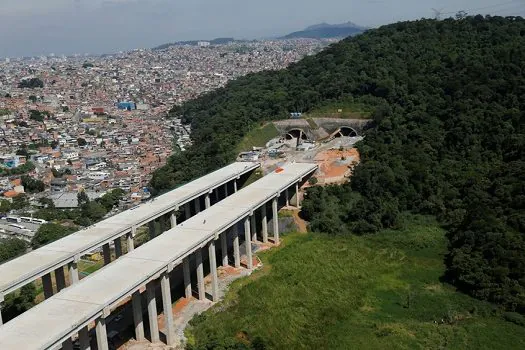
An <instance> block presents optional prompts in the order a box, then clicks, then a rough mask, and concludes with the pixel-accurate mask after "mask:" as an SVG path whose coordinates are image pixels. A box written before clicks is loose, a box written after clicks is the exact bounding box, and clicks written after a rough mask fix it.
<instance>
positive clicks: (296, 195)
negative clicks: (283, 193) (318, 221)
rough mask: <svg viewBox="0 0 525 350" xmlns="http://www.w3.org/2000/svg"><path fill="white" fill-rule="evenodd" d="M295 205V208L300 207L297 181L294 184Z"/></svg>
mask: <svg viewBox="0 0 525 350" xmlns="http://www.w3.org/2000/svg"><path fill="white" fill-rule="evenodd" d="M295 206H296V207H297V208H300V207H301V199H300V197H299V183H298V182H297V183H296V184H295Z"/></svg>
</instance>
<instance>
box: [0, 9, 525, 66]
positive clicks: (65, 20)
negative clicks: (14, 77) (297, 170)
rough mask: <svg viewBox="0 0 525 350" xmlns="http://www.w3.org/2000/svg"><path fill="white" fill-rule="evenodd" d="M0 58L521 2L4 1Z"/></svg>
mask: <svg viewBox="0 0 525 350" xmlns="http://www.w3.org/2000/svg"><path fill="white" fill-rule="evenodd" d="M3 3H4V4H3V5H2V13H1V14H0V31H1V32H2V33H3V35H2V39H0V57H20V56H38V55H48V54H50V53H56V54H59V55H61V54H66V55H70V54H74V53H79V54H83V53H91V54H102V53H111V52H117V51H121V50H130V49H134V48H151V47H154V46H157V45H160V44H164V43H167V42H173V41H179V40H196V39H212V38H215V37H235V38H239V39H257V38H270V37H276V36H279V35H284V34H287V33H288V32H292V31H296V30H301V29H303V28H305V27H307V26H309V25H313V24H317V23H321V22H328V23H342V22H347V21H352V22H355V23H356V24H358V25H362V26H367V27H377V26H380V25H383V24H388V23H392V22H397V21H401V20H410V19H418V18H422V17H426V18H431V17H434V16H435V12H434V11H433V9H434V8H435V9H437V10H439V11H441V12H442V13H443V17H449V16H453V14H454V13H456V12H457V11H460V10H465V11H467V12H468V13H469V14H475V13H481V14H494V15H502V16H505V15H523V14H524V13H525V2H524V1H523V0H513V1H504V0H501V1H494V0H492V1H491V0H477V1H476V0H462V1H453V0H442V1H437V0H425V1H416V0H403V1H390V0H369V1H364V2H362V1H361V2H358V1H354V0H352V1H342V0H327V1H324V2H322V3H321V2H317V1H312V0H302V1H301V0H289V1H286V2H282V1H276V0H269V1H266V2H264V3H258V2H251V3H250V2H246V1H244V2H243V1H239V0H225V1H221V2H220V3H218V2H215V1H211V0H193V1H186V0H185V1H177V2H176V3H175V2H172V1H168V0H89V1H87V0H48V1H45V2H42V1H36V0H23V1H19V0H4V1H3Z"/></svg>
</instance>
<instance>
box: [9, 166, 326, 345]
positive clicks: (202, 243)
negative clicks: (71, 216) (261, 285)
mask: <svg viewBox="0 0 525 350" xmlns="http://www.w3.org/2000/svg"><path fill="white" fill-rule="evenodd" d="M316 170H317V165H315V164H301V163H293V164H289V165H287V166H284V167H282V168H280V169H278V170H277V171H276V172H273V173H271V174H269V175H267V176H265V177H263V178H262V179H260V180H258V181H256V182H254V183H253V184H251V185H249V186H246V187H245V188H243V189H242V190H240V191H238V192H236V193H233V194H232V195H230V196H228V197H227V198H225V199H223V200H222V201H220V202H218V203H217V204H215V205H213V206H211V207H210V208H209V209H207V210H204V211H202V212H200V213H198V214H196V215H194V216H192V217H191V218H189V219H187V220H186V221H184V222H183V223H181V224H179V225H177V226H175V227H173V228H171V229H170V230H168V231H166V232H165V233H164V234H162V235H160V236H159V237H157V238H156V239H154V240H151V241H149V242H147V243H145V244H144V245H142V246H141V247H138V248H137V249H135V250H133V251H131V252H129V253H128V254H126V255H125V256H122V257H121V258H119V259H117V260H115V261H113V262H112V263H111V264H109V265H107V266H105V267H104V268H102V269H101V270H100V271H98V272H97V273H95V274H93V275H90V276H88V277H86V278H84V279H82V280H81V281H79V282H78V283H75V284H73V285H71V286H69V287H68V288H65V289H63V290H62V291H60V292H59V293H57V294H55V295H54V296H52V297H51V298H49V299H47V300H45V301H44V302H42V303H40V304H39V305H37V306H35V307H33V308H32V309H30V310H29V311H27V312H25V313H23V314H22V315H20V316H19V317H16V318H15V319H13V320H11V321H10V322H7V323H6V324H4V325H3V326H1V327H0V344H1V345H2V348H5V349H59V348H63V349H66V350H69V349H72V347H73V346H72V339H73V338H77V337H78V339H79V344H80V349H83V350H85V349H88V348H90V343H91V341H94V342H95V341H96V347H97V348H98V349H99V350H107V349H108V348H109V345H108V338H107V329H106V320H108V319H109V317H110V316H111V313H112V311H113V310H114V309H115V308H116V307H117V306H118V305H120V304H121V303H122V302H124V301H126V300H129V302H130V303H131V307H132V309H133V313H132V314H133V324H134V331H135V337H136V339H137V340H144V339H145V327H144V324H143V323H144V322H143V321H144V315H145V314H143V308H142V300H143V299H144V300H145V301H146V309H147V313H146V315H147V316H146V319H147V322H148V324H149V336H150V340H151V341H152V342H158V341H160V332H159V326H158V323H157V316H158V310H157V307H158V305H157V304H158V303H157V300H156V298H157V294H160V298H161V299H162V303H159V305H162V309H163V310H164V324H165V332H164V333H165V337H166V343H167V344H168V345H175V343H176V336H175V331H174V320H173V315H172V312H171V307H172V302H173V300H172V294H171V291H172V285H174V284H176V282H177V281H171V279H172V278H174V276H177V275H174V274H173V271H174V270H175V269H176V268H177V267H179V266H182V270H183V274H182V275H183V276H182V279H183V288H184V295H185V297H187V298H190V297H191V296H192V289H195V290H196V296H197V298H199V299H201V300H203V299H206V293H205V286H204V266H203V265H204V263H203V255H204V254H205V253H207V255H208V257H209V259H208V261H209V271H210V272H209V273H210V276H211V299H212V301H217V300H218V274H217V265H218V264H220V265H228V264H230V263H231V264H232V265H233V266H235V267H240V265H241V254H240V244H241V242H242V241H243V240H244V243H245V245H246V247H247V249H246V268H248V269H252V268H253V259H252V244H251V243H252V242H254V241H257V240H261V241H262V242H268V241H269V240H270V239H271V240H272V241H273V242H274V243H277V244H278V243H279V226H278V209H279V207H280V206H284V205H287V204H293V205H296V206H300V196H299V188H300V186H302V185H303V184H304V183H305V182H306V181H307V180H308V178H309V177H310V176H311V175H312V174H313V173H314V172H315V171H316ZM269 216H271V217H272V220H271V221H269V219H268V217H269ZM269 223H271V225H269ZM269 226H271V227H269ZM269 233H272V237H269ZM230 247H232V248H231V249H230ZM190 262H193V263H190ZM192 272H193V273H192ZM192 276H195V277H194V278H195V280H192ZM192 286H194V287H195V288H193V287H192ZM158 287H159V288H158ZM157 289H160V293H156V290H157ZM142 294H145V295H144V296H145V298H143V295H142ZM93 322H94V324H95V331H94V332H89V330H88V326H89V325H90V324H91V323H93ZM91 334H93V336H94V338H96V339H90V336H91Z"/></svg>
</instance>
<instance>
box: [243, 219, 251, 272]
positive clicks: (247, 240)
mask: <svg viewBox="0 0 525 350" xmlns="http://www.w3.org/2000/svg"><path fill="white" fill-rule="evenodd" d="M244 244H245V245H246V267H247V268H248V269H249V270H251V269H252V268H253V258H252V242H251V234H250V217H249V216H247V217H246V219H244Z"/></svg>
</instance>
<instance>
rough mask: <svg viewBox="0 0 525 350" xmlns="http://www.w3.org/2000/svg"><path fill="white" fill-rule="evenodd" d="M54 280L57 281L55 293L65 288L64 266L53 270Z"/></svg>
mask: <svg viewBox="0 0 525 350" xmlns="http://www.w3.org/2000/svg"><path fill="white" fill-rule="evenodd" d="M55 280H56V283H57V293H58V292H60V291H61V290H62V289H64V288H66V276H64V267H59V268H58V269H56V270H55Z"/></svg>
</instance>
